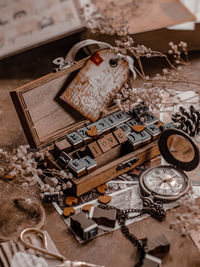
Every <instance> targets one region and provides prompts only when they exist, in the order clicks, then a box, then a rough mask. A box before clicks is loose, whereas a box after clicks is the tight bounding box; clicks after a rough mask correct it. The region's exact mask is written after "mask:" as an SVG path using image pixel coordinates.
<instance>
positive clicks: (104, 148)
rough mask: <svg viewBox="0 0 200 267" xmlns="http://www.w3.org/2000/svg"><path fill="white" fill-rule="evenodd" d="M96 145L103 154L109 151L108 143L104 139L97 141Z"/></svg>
mask: <svg viewBox="0 0 200 267" xmlns="http://www.w3.org/2000/svg"><path fill="white" fill-rule="evenodd" d="M97 143H98V144H99V146H100V148H101V150H102V151H103V153H105V152H107V151H109V150H110V149H111V147H110V145H109V142H108V140H107V139H106V138H105V137H103V138H100V139H98V140H97Z"/></svg>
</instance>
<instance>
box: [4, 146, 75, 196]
mask: <svg viewBox="0 0 200 267" xmlns="http://www.w3.org/2000/svg"><path fill="white" fill-rule="evenodd" d="M48 153H49V152H44V153H42V152H39V151H37V150H33V149H30V147H29V146H28V145H25V146H23V145H21V146H19V147H18V148H17V149H14V150H13V151H12V152H8V151H5V150H3V149H0V178H2V179H4V180H5V181H7V182H8V183H10V184H11V185H14V186H18V188H20V189H22V190H24V191H27V192H31V193H35V192H36V190H35V186H36V184H39V185H40V188H39V189H40V193H41V195H40V196H41V198H43V197H44V193H45V192H46V193H47V192H48V193H50V194H53V193H59V194H60V195H63V190H66V189H67V188H70V187H71V186H72V184H71V182H70V180H71V179H72V178H73V175H72V173H71V172H69V171H68V170H61V171H60V170H55V169H48V168H47V167H45V166H46V162H45V158H46V157H47V156H48Z"/></svg>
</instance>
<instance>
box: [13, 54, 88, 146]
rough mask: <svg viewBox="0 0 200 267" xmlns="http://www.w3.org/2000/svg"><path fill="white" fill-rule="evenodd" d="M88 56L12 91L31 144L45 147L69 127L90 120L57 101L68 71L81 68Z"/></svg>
mask: <svg viewBox="0 0 200 267" xmlns="http://www.w3.org/2000/svg"><path fill="white" fill-rule="evenodd" d="M88 58H89V57H87V58H85V59H82V60H80V61H79V62H77V63H76V64H75V65H74V66H72V67H70V68H68V69H64V70H61V71H59V72H57V73H50V74H48V75H46V76H43V77H41V78H39V79H37V80H34V81H32V82H30V83H28V84H25V85H24V86H22V87H19V88H17V89H16V90H14V91H12V92H11V97H12V100H13V102H14V105H15V108H16V110H17V113H18V116H19V119H20V121H21V124H22V127H23V129H24V132H25V135H26V137H27V140H28V142H29V144H30V146H31V147H37V148H42V147H45V146H48V145H50V144H51V143H52V142H54V141H55V140H57V139H59V138H61V137H63V136H64V135H65V134H66V132H67V131H68V130H69V129H70V131H73V129H74V128H75V127H76V128H77V127H81V126H82V125H84V124H86V123H89V121H88V120H86V119H85V118H84V117H82V116H81V114H80V113H79V112H77V111H76V110H74V109H73V108H71V107H70V106H69V105H67V104H64V103H63V102H62V101H61V100H59V96H60V94H61V93H62V90H64V89H65V87H66V81H67V79H68V78H69V76H70V74H71V73H72V72H74V71H77V70H79V69H80V68H81V67H83V65H84V64H85V63H86V61H87V60H88ZM59 90H60V92H59ZM75 124H76V126H75Z"/></svg>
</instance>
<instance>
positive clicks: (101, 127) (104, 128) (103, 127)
mask: <svg viewBox="0 0 200 267" xmlns="http://www.w3.org/2000/svg"><path fill="white" fill-rule="evenodd" d="M96 124H97V129H98V131H100V133H105V132H108V131H109V130H110V128H111V127H110V125H109V124H108V123H107V122H106V121H105V120H104V119H100V120H98V121H97V122H96Z"/></svg>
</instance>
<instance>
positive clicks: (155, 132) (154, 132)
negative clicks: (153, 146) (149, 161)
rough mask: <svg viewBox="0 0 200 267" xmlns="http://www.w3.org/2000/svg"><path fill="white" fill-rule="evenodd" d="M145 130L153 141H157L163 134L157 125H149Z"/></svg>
mask: <svg viewBox="0 0 200 267" xmlns="http://www.w3.org/2000/svg"><path fill="white" fill-rule="evenodd" d="M145 130H146V131H147V132H148V133H149V134H150V135H151V136H152V139H153V140H155V139H157V138H158V136H159V135H160V133H161V131H160V129H159V128H158V126H156V125H155V124H150V125H147V126H146V127H145Z"/></svg>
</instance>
